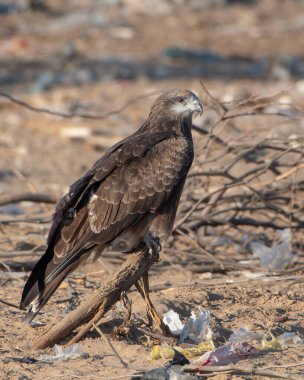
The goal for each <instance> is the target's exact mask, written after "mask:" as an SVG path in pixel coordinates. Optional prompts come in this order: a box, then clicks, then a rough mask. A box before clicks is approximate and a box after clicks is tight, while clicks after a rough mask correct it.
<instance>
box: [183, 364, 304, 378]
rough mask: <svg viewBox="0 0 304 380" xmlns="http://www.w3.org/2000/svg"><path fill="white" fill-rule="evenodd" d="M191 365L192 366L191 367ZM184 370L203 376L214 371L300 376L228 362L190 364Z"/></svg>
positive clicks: (272, 375)
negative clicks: (203, 364) (199, 365)
mask: <svg viewBox="0 0 304 380" xmlns="http://www.w3.org/2000/svg"><path fill="white" fill-rule="evenodd" d="M191 366H192V367H193V368H191ZM184 371H185V372H190V373H195V374H202V375H203V376H204V377H210V376H214V375H215V374H216V373H234V374H243V375H245V374H247V375H255V376H267V377H269V378H270V377H271V378H275V379H290V380H300V379H302V376H298V375H293V374H290V373H286V372H278V371H272V370H269V369H264V368H257V367H254V366H244V365H239V364H230V365H226V366H204V367H199V368H198V367H197V366H196V367H194V366H193V365H190V366H189V367H187V368H185V367H184Z"/></svg>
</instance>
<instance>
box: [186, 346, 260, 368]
mask: <svg viewBox="0 0 304 380" xmlns="http://www.w3.org/2000/svg"><path fill="white" fill-rule="evenodd" d="M258 354H259V350H257V349H256V348H255V347H254V346H253V345H251V344H249V343H247V342H238V343H231V344H228V345H224V346H221V347H218V348H216V349H214V350H212V351H208V352H206V353H205V354H204V355H202V356H200V357H199V358H197V359H196V360H195V361H194V362H193V363H192V364H198V365H199V366H205V365H227V364H231V363H236V362H238V361H239V360H240V359H244V357H248V356H256V355H258Z"/></svg>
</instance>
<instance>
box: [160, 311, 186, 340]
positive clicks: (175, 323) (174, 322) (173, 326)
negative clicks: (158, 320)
mask: <svg viewBox="0 0 304 380" xmlns="http://www.w3.org/2000/svg"><path fill="white" fill-rule="evenodd" d="M163 322H164V324H165V325H166V326H168V327H169V329H170V331H171V333H172V334H173V335H180V334H181V333H182V331H183V328H184V325H183V324H182V322H181V320H180V317H179V315H178V314H177V313H176V312H175V311H174V310H172V309H170V310H169V311H168V312H167V313H165V314H164V316H163Z"/></svg>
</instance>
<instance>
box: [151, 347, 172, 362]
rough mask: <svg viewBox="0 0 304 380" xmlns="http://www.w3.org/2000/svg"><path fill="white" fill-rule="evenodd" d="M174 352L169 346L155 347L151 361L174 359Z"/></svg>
mask: <svg viewBox="0 0 304 380" xmlns="http://www.w3.org/2000/svg"><path fill="white" fill-rule="evenodd" d="M173 357H174V350H173V348H172V347H169V346H153V348H152V352H151V354H150V359H151V360H158V359H173Z"/></svg>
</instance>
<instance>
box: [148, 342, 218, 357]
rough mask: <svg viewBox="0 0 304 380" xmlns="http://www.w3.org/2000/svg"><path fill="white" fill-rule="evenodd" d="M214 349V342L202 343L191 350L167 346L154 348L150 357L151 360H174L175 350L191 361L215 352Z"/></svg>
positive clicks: (190, 348)
mask: <svg viewBox="0 0 304 380" xmlns="http://www.w3.org/2000/svg"><path fill="white" fill-rule="evenodd" d="M214 348H215V347H214V343H213V341H212V340H211V341H208V342H202V343H200V344H198V345H197V346H196V347H189V348H183V347H180V346H174V347H170V346H167V345H162V346H154V347H153V349H152V352H151V355H150V359H151V360H158V359H168V360H171V359H173V358H174V354H175V351H174V350H176V351H179V352H180V353H181V354H183V355H184V356H185V357H186V358H187V359H191V358H194V357H196V356H199V355H201V354H202V353H203V352H206V351H209V350H213V349H214Z"/></svg>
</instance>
